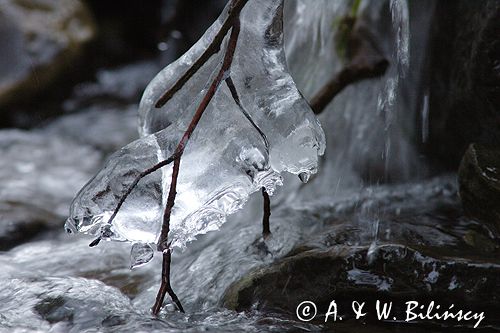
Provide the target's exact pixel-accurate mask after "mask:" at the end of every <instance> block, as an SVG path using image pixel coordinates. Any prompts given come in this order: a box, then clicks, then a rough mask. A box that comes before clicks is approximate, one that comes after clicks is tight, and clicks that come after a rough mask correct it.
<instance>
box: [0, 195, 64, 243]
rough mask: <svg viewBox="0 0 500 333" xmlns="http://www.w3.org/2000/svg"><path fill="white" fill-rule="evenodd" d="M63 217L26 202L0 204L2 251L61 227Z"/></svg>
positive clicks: (0, 240)
mask: <svg viewBox="0 0 500 333" xmlns="http://www.w3.org/2000/svg"><path fill="white" fill-rule="evenodd" d="M62 222H63V221H62V219H61V217H59V216H57V215H56V214H53V213H52V212H49V211H46V210H44V209H41V208H39V207H36V206H34V205H32V204H30V203H26V202H9V201H7V202H0V251H6V250H9V249H10V248H12V247H14V246H16V245H18V244H21V243H24V242H27V241H29V240H30V239H31V238H33V237H35V236H36V235H38V234H40V233H41V232H43V231H47V230H49V229H53V228H57V227H60V225H61V223H62Z"/></svg>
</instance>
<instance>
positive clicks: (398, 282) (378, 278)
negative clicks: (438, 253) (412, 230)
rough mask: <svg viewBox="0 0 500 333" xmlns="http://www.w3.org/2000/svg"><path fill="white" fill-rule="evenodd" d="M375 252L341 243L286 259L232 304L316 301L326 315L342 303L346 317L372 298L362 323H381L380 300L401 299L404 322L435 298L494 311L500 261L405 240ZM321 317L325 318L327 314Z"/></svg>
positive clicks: (251, 276)
mask: <svg viewBox="0 0 500 333" xmlns="http://www.w3.org/2000/svg"><path fill="white" fill-rule="evenodd" d="M369 251H370V250H369V248H368V247H348V246H337V247H332V248H330V249H327V250H323V249H312V250H306V251H303V252H300V253H296V254H294V255H292V256H289V257H285V258H283V259H281V260H279V261H277V262H275V263H274V264H272V265H270V266H268V267H264V268H260V269H256V270H254V271H252V272H250V273H248V274H247V275H246V276H245V277H243V278H242V279H241V280H239V281H236V282H235V283H234V284H232V285H231V286H230V287H229V289H228V290H227V291H226V294H225V296H224V300H223V302H224V305H225V306H226V307H228V308H230V309H234V310H238V311H243V310H250V309H258V310H262V311H270V312H276V311H277V312H282V313H286V314H289V315H291V316H294V317H295V313H296V312H295V311H296V308H297V306H298V305H299V304H300V303H301V302H303V301H307V300H308V301H312V302H314V303H315V304H316V306H317V309H318V313H323V314H324V313H326V312H327V309H328V308H329V305H330V302H331V301H332V300H335V301H336V303H337V305H338V308H339V309H340V310H339V315H341V316H342V317H343V319H344V320H349V319H353V312H352V310H351V304H352V301H358V302H360V303H361V302H367V305H366V308H365V309H366V310H367V312H370V313H369V314H368V315H367V316H366V317H365V318H363V319H362V321H371V320H375V318H374V317H375V313H374V312H375V311H374V309H375V304H376V300H382V301H385V302H389V301H392V302H394V309H393V313H392V314H393V315H394V316H396V317H397V318H400V319H401V318H404V310H405V307H404V304H405V302H406V301H410V300H414V301H420V302H421V304H428V303H429V302H430V301H432V300H435V301H436V302H437V303H440V304H441V306H443V305H447V306H449V305H450V304H451V303H454V302H455V303H457V304H461V306H465V307H467V308H468V309H473V310H474V311H478V310H480V309H481V310H483V309H488V310H489V311H490V312H491V310H492V309H495V304H496V302H498V300H499V299H500V294H499V293H498V288H497V287H496V286H498V285H499V283H500V277H499V276H500V275H499V273H500V266H498V265H481V264H480V263H475V262H469V261H463V260H460V259H458V260H454V259H452V258H435V257H432V256H427V255H425V254H423V253H421V252H419V251H416V250H414V249H412V248H410V247H406V246H402V245H398V244H387V245H383V246H380V247H379V248H378V251H379V255H378V256H377V257H376V258H375V260H369V259H368V258H369V257H370V256H369V255H368V252H369ZM478 277H480V278H478ZM368 309H371V310H372V311H368ZM391 319H392V318H391ZM317 320H318V321H321V320H323V321H324V316H323V317H321V316H320V317H318V318H317ZM490 320H493V321H495V320H498V319H495V318H490ZM497 324H498V323H497Z"/></svg>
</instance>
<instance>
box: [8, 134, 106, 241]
mask: <svg viewBox="0 0 500 333" xmlns="http://www.w3.org/2000/svg"><path fill="white" fill-rule="evenodd" d="M0 155H1V156H2V158H1V159H0V183H1V184H2V186H1V187H0V239H1V245H0V246H1V247H2V249H7V248H10V247H12V246H14V245H17V244H19V243H20V242H23V241H25V240H27V239H29V238H30V237H33V236H35V235H36V234H37V233H39V232H41V231H45V230H49V229H52V228H57V227H59V228H62V222H63V221H64V219H65V218H66V217H67V214H68V205H69V203H70V202H71V199H72V198H73V196H74V195H75V193H76V192H77V191H78V189H79V188H80V187H81V186H82V185H83V184H85V182H87V181H88V179H89V178H90V177H91V175H92V173H93V172H94V171H95V169H96V168H97V167H98V165H99V164H100V163H101V161H102V154H101V153H99V152H98V151H96V150H95V149H93V148H91V147H89V146H86V145H79V144H77V143H73V142H71V141H69V140H66V139H63V138H62V137H58V136H48V135H42V134H39V133H30V132H26V131H19V130H4V131H0Z"/></svg>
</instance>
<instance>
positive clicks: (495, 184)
mask: <svg viewBox="0 0 500 333" xmlns="http://www.w3.org/2000/svg"><path fill="white" fill-rule="evenodd" d="M458 181H459V185H460V198H461V199H462V204H463V206H464V210H465V212H466V214H467V215H469V216H470V217H472V218H476V219H478V220H480V221H482V222H484V223H486V224H487V225H489V226H490V227H491V228H492V231H493V232H494V233H495V234H496V236H497V237H498V235H500V149H493V148H486V147H484V146H481V145H479V144H472V145H470V146H469V149H467V151H466V152H465V155H464V157H463V159H462V163H461V164H460V169H459V173H458Z"/></svg>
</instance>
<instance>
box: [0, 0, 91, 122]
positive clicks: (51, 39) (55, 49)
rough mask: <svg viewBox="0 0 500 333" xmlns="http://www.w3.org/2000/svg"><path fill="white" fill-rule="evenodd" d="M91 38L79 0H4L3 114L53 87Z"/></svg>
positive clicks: (0, 22) (0, 44)
mask: <svg viewBox="0 0 500 333" xmlns="http://www.w3.org/2000/svg"><path fill="white" fill-rule="evenodd" d="M93 35H94V26H93V21H92V18H91V16H90V14H89V12H88V11H87V9H86V7H85V6H84V5H83V4H82V3H81V2H79V1H66V0H45V1H42V0H7V1H2V2H1V3H0V49H1V50H2V57H1V58H0V108H2V110H1V112H0V113H4V112H5V105H6V104H7V103H12V102H16V101H20V100H22V99H23V98H26V96H30V95H31V94H33V93H35V92H39V91H41V90H42V89H45V88H47V87H48V86H50V83H51V82H53V81H54V79H56V78H57V77H58V76H59V75H60V74H62V73H63V72H64V71H65V70H67V69H68V68H70V66H72V65H73V63H74V61H75V59H76V58H77V57H78V56H79V55H80V54H81V51H82V46H83V45H84V44H85V43H86V42H88V41H89V40H90V39H91V38H92V37H93Z"/></svg>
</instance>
